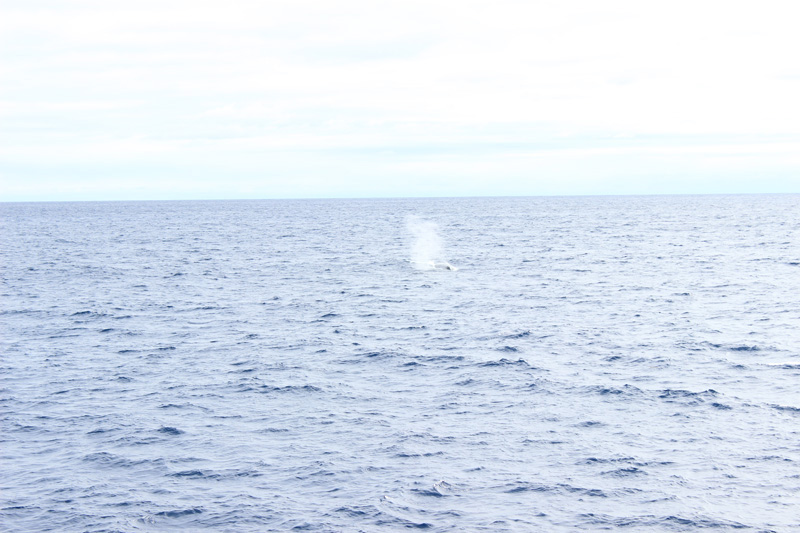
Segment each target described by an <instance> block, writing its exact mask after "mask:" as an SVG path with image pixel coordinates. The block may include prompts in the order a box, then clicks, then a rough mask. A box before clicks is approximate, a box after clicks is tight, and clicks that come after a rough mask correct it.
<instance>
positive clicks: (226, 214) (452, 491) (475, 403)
mask: <svg viewBox="0 0 800 533" xmlns="http://www.w3.org/2000/svg"><path fill="white" fill-rule="evenodd" d="M410 215H416V216H417V217H419V218H415V219H411V220H412V221H416V223H421V224H423V226H424V227H425V228H427V230H426V231H428V234H423V235H421V234H419V232H418V233H417V234H416V235H414V234H412V233H411V232H410V231H409V228H408V226H407V218H408V217H409V216H410ZM0 217H1V218H2V220H1V222H2V231H1V233H0V236H1V237H0V238H1V239H2V242H0V245H1V247H0V249H2V252H1V253H2V267H1V268H2V272H1V274H2V288H0V290H2V315H1V316H0V320H1V322H0V325H1V327H2V346H0V348H1V349H2V352H1V356H2V359H1V360H0V372H1V373H2V374H1V376H2V381H1V382H0V387H1V389H0V409H1V411H0V414H1V417H2V433H1V434H0V439H1V441H0V455H1V458H0V529H2V530H4V531H14V532H17V531H20V532H22V531H26V532H27V531H169V530H211V531H232V532H233V531H270V530H277V531H284V530H289V529H292V528H296V529H302V530H309V531H394V530H398V529H403V528H405V527H409V528H427V529H428V530H431V531H462V530H466V531H564V532H567V531H576V530H585V531H598V530H607V529H612V530H617V529H621V530H629V531H696V530H698V529H707V530H721V531H728V530H733V529H742V530H753V531H781V532H783V531H798V530H800V196H797V195H786V196H729V197H721V196H719V197H715V196H707V197H640V198H637V197H627V198H622V197H619V198H600V197H598V198H518V199H429V200H364V201H339V200H336V201H333V200H331V201H252V202H247V201H242V202H164V203H159V202H143V203H50V204H0ZM425 221H427V222H431V223H436V224H437V225H438V237H440V238H441V241H442V243H443V246H444V248H443V251H442V253H440V254H438V255H439V256H440V257H436V258H433V257H431V259H440V260H444V261H449V262H450V263H452V264H453V265H455V266H456V267H458V268H459V270H457V271H448V270H440V269H429V270H425V269H423V270H420V269H416V268H415V263H413V262H412V260H414V259H419V258H416V257H413V255H414V254H418V253H420V251H419V250H420V246H419V245H420V243H419V242H416V240H417V239H423V240H425V239H433V240H435V237H436V235H431V234H430V233H431V231H432V225H430V224H428V225H425ZM412 229H413V228H412ZM423 233H424V232H423ZM415 242H416V244H417V245H418V246H417V247H416V248H413V247H414V245H415ZM422 244H423V245H424V246H422V249H423V250H424V249H426V246H428V245H429V244H431V243H425V242H423V243H422ZM434 244H435V243H434ZM428 248H430V246H428ZM412 249H413V250H416V251H415V252H413V253H412ZM433 249H435V246H433ZM424 264H425V263H424V262H423V263H422V265H423V266H424ZM417 266H419V265H417Z"/></svg>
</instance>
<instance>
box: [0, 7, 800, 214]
mask: <svg viewBox="0 0 800 533" xmlns="http://www.w3.org/2000/svg"><path fill="white" fill-rule="evenodd" d="M798 20H800V4H798V3H797V2H796V1H769V0H753V1H735V0H725V1H703V0H692V1H681V0H670V1H669V2H667V1H643V0H634V1H620V0H591V1H569V0H557V1H537V0H529V1H504V0H500V1H498V0H493V1H491V2H490V1H480V2H471V1H467V0H459V1H436V0H425V1H416V0H398V1H393V2H387V1H378V0H371V1H363V2H362V1H350V0H344V1H343V0H329V1H303V0H288V1H272V0H224V1H223V0H220V1H202V0H191V1H188V0H187V1H184V0H158V1H150V0H136V1H124V2H123V1H115V0H100V1H88V0H87V1H83V0H74V1H55V0H52V1H41V0H20V1H16V0H0V199H1V200H81V199H82V200H95V199H110V200H113V199H184V198H186V199H191V198H290V197H376V196H377V197H383V196H474V195H549V194H658V193H739V192H800V102H798V100H799V98H798V95H800V54H798V50H800V31H798V29H797V28H798Z"/></svg>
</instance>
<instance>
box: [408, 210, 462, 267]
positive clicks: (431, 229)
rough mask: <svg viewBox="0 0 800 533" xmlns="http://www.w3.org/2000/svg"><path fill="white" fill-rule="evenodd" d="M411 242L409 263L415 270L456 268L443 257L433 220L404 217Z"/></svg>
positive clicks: (437, 228)
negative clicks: (411, 238) (411, 237)
mask: <svg viewBox="0 0 800 533" xmlns="http://www.w3.org/2000/svg"><path fill="white" fill-rule="evenodd" d="M406 227H407V228H408V231H409V233H411V235H412V236H413V238H414V240H413V242H412V243H411V264H413V265H414V268H416V269H417V270H436V269H439V270H458V269H457V268H456V267H454V266H453V265H451V264H450V263H448V262H447V261H446V260H445V259H444V245H443V242H442V238H441V237H439V227H438V226H437V225H436V223H435V222H431V221H429V220H423V219H421V218H419V217H417V216H410V217H408V218H407V219H406Z"/></svg>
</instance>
